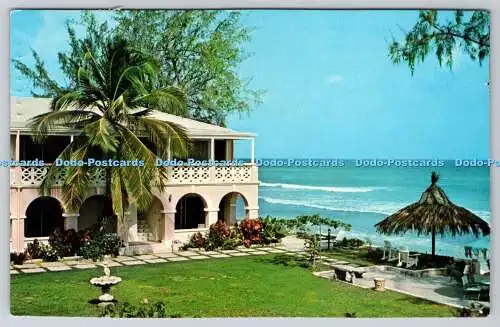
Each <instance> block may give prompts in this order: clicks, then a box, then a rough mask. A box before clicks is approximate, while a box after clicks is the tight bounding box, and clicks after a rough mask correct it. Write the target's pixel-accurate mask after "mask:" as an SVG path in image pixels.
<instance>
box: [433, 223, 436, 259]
mask: <svg viewBox="0 0 500 327" xmlns="http://www.w3.org/2000/svg"><path fill="white" fill-rule="evenodd" d="M435 256H436V227H432V259H433V260H434V257H435Z"/></svg>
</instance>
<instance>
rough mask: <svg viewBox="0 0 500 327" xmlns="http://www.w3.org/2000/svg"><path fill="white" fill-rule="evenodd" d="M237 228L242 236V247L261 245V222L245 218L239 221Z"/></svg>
mask: <svg viewBox="0 0 500 327" xmlns="http://www.w3.org/2000/svg"><path fill="white" fill-rule="evenodd" d="M239 228H240V231H241V233H242V235H243V245H244V246H245V247H250V246H251V245H252V244H261V243H262V234H261V231H262V222H261V221H260V219H251V218H246V219H244V220H243V221H241V223H240V226H239Z"/></svg>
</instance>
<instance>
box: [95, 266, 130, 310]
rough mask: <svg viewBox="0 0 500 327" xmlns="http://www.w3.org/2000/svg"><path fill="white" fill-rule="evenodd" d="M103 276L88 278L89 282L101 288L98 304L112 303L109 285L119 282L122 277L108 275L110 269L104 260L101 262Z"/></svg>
mask: <svg viewBox="0 0 500 327" xmlns="http://www.w3.org/2000/svg"><path fill="white" fill-rule="evenodd" d="M103 267H104V276H101V277H95V278H92V279H91V280H90V284H92V285H94V286H97V287H99V288H101V291H102V295H101V296H99V301H100V303H99V306H107V305H109V304H113V299H114V297H113V295H111V287H112V286H115V285H116V284H118V283H120V282H121V281H122V279H121V278H120V277H116V276H110V273H111V272H110V270H109V267H108V264H107V263H106V262H104V263H103Z"/></svg>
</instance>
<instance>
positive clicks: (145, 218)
mask: <svg viewBox="0 0 500 327" xmlns="http://www.w3.org/2000/svg"><path fill="white" fill-rule="evenodd" d="M162 211H163V205H162V203H161V201H160V200H159V199H158V198H157V197H154V199H153V202H152V203H151V206H150V207H149V208H148V210H146V211H144V212H138V213H137V240H138V241H142V242H161V240H162V239H163V230H164V228H163V224H164V219H163V214H162Z"/></svg>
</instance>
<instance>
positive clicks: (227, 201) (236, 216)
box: [218, 192, 248, 225]
mask: <svg viewBox="0 0 500 327" xmlns="http://www.w3.org/2000/svg"><path fill="white" fill-rule="evenodd" d="M246 207H248V201H247V199H246V198H245V197H244V196H243V194H241V193H238V192H231V193H228V194H226V195H224V197H223V198H222V199H221V200H220V203H219V213H218V220H222V221H224V222H225V223H226V224H228V225H234V224H235V223H236V222H237V221H238V220H243V219H245V218H247V217H248V210H247V209H245V208H246Z"/></svg>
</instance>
